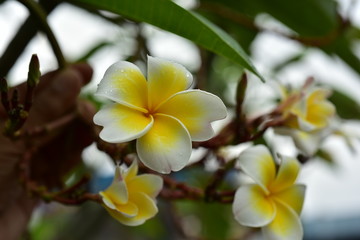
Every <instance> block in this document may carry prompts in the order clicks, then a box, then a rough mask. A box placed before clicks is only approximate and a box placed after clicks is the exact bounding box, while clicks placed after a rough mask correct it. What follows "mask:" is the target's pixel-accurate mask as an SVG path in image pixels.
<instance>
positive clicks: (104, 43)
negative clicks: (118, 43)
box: [74, 41, 113, 62]
mask: <svg viewBox="0 0 360 240" xmlns="http://www.w3.org/2000/svg"><path fill="white" fill-rule="evenodd" d="M112 44H113V43H112V42H108V41H102V42H99V43H96V44H95V45H94V46H92V47H91V48H90V49H89V50H88V51H87V52H86V53H85V54H83V55H82V56H81V57H79V58H78V59H76V60H75V61H74V62H86V61H87V60H88V59H89V58H91V57H92V56H93V55H94V54H96V53H97V52H98V51H99V50H101V49H103V48H104V47H107V46H109V45H112Z"/></svg>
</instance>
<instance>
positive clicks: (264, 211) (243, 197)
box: [232, 184, 276, 227]
mask: <svg viewBox="0 0 360 240" xmlns="http://www.w3.org/2000/svg"><path fill="white" fill-rule="evenodd" d="M232 208H233V214H234V216H235V219H236V220H237V221H238V222H239V223H240V224H241V225H244V226H249V227H262V226H265V225H266V224H269V223H270V222H271V221H272V220H273V219H274V217H275V213H276V208H275V205H274V202H273V201H271V200H269V199H268V198H267V195H266V193H265V192H264V190H263V189H262V188H261V187H260V186H258V185H255V184H246V185H243V186H241V187H239V188H238V190H237V191H236V193H235V198H234V202H233V205H232Z"/></svg>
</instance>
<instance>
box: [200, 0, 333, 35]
mask: <svg viewBox="0 0 360 240" xmlns="http://www.w3.org/2000/svg"><path fill="white" fill-rule="evenodd" d="M202 2H215V3H217V4H222V5H223V6H226V7H228V8H230V9H232V10H235V11H239V12H241V13H243V14H246V15H247V16H249V17H253V18H254V17H255V16H256V15H257V14H259V13H267V14H270V15H271V16H273V17H274V18H276V19H277V20H279V21H280V22H282V23H283V24H285V25H286V26H288V27H289V28H291V29H292V30H294V31H295V32H297V33H298V34H300V35H301V36H306V37H316V36H324V35H328V34H329V33H331V32H332V31H333V30H334V29H336V28H337V25H338V22H337V20H338V18H337V13H336V2H335V1H333V0H301V1H299V0H271V1H269V0H202Z"/></svg>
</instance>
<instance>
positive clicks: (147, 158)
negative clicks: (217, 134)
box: [136, 114, 192, 173]
mask: <svg viewBox="0 0 360 240" xmlns="http://www.w3.org/2000/svg"><path fill="white" fill-rule="evenodd" d="M191 148H192V146H191V140H190V135H189V133H188V131H187V130H186V128H185V127H184V126H183V125H182V123H181V122H179V121H178V120H177V119H175V118H173V117H170V116H166V115H161V114H156V115H155V116H154V125H153V127H152V128H151V129H150V131H149V132H147V133H146V134H145V135H144V136H142V137H141V138H139V139H138V140H137V143H136V149H137V151H138V155H139V158H140V160H141V161H142V162H143V163H144V164H145V165H146V166H147V167H149V168H151V169H152V170H154V171H157V172H159V173H170V172H171V171H179V170H180V169H182V168H183V167H185V165H186V164H187V162H188V161H189V158H190V155H191Z"/></svg>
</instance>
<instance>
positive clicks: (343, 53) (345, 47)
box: [323, 33, 360, 74]
mask: <svg viewBox="0 0 360 240" xmlns="http://www.w3.org/2000/svg"><path fill="white" fill-rule="evenodd" d="M323 50H324V51H325V52H326V53H327V54H329V55H337V56H339V57H340V58H341V59H342V60H343V61H344V62H345V63H347V64H348V65H349V66H350V67H351V68H352V69H353V70H354V71H356V72H357V73H358V74H360V60H359V58H358V57H357V56H356V55H355V54H354V51H353V49H352V39H350V38H349V37H348V35H347V34H346V33H345V34H342V35H341V36H339V37H338V38H337V39H335V40H334V41H333V42H332V43H331V44H330V45H328V46H325V47H323Z"/></svg>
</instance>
